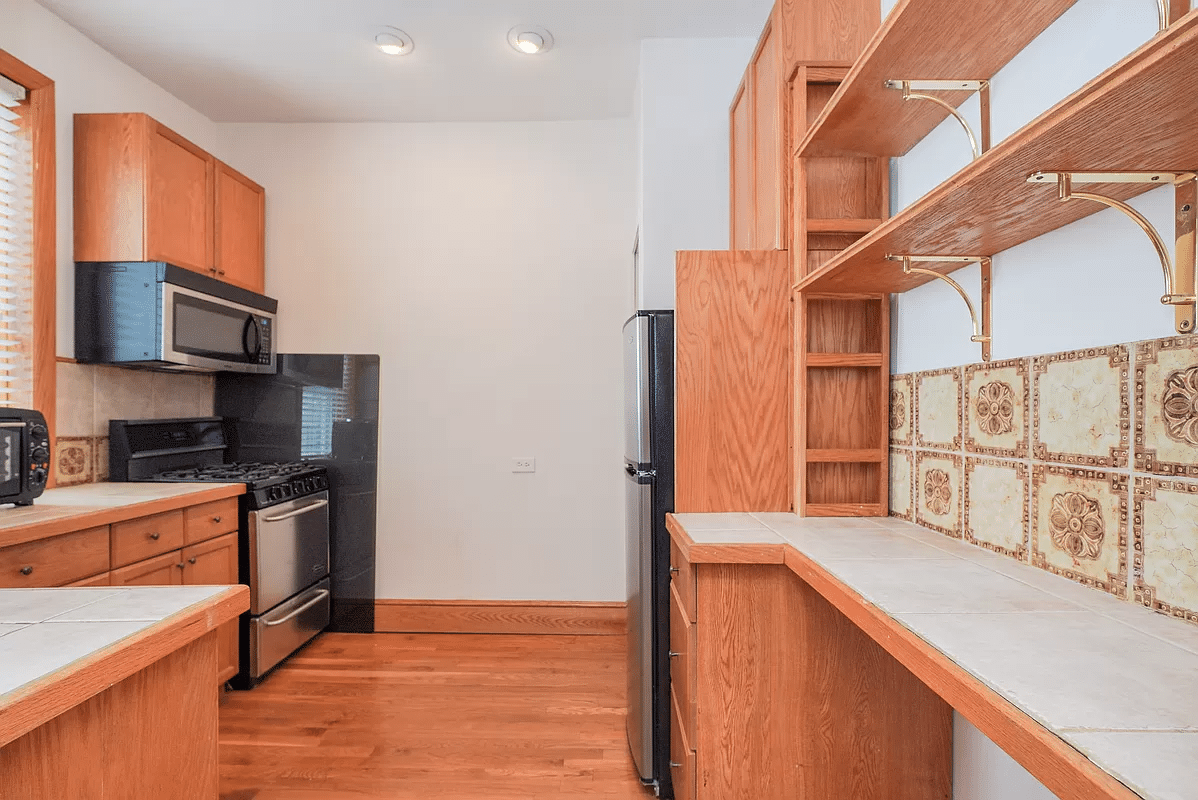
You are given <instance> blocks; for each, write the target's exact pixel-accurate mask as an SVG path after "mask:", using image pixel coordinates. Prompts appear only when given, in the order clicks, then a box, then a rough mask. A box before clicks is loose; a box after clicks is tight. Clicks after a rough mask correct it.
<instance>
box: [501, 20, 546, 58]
mask: <svg viewBox="0 0 1198 800" xmlns="http://www.w3.org/2000/svg"><path fill="white" fill-rule="evenodd" d="M507 43H508V44H510V45H511V46H512V49H513V50H515V51H516V52H517V53H520V54H521V55H526V56H539V55H541V54H542V53H548V52H549V51H550V50H552V49H553V34H552V33H550V32H549V31H547V30H545V29H544V28H542V27H541V26H540V25H516V26H515V27H513V28H512V29H511V30H510V31H508V32H507Z"/></svg>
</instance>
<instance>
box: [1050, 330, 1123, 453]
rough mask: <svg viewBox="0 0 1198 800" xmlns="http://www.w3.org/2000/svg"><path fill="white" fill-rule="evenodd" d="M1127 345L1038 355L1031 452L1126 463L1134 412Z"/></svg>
mask: <svg viewBox="0 0 1198 800" xmlns="http://www.w3.org/2000/svg"><path fill="white" fill-rule="evenodd" d="M1128 360H1129V349H1128V346H1127V345H1113V346H1111V347H1096V348H1091V349H1089V350H1075V351H1073V352H1069V353H1054V354H1053V355H1049V356H1037V357H1036V358H1035V359H1034V360H1033V362H1032V376H1033V381H1034V384H1033V386H1034V388H1033V393H1034V394H1035V398H1036V414H1035V421H1034V423H1033V425H1032V454H1033V457H1034V458H1035V459H1036V460H1038V461H1061V462H1064V463H1066V464H1076V465H1078V466H1087V467H1126V466H1127V451H1128V445H1129V443H1130V442H1129V438H1130V435H1129V433H1130V428H1131V424H1130V422H1131V414H1130V408H1129V404H1128V400H1127V394H1128V391H1127V389H1128V371H1129V367H1128Z"/></svg>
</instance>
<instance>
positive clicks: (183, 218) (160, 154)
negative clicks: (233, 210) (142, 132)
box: [145, 120, 214, 274]
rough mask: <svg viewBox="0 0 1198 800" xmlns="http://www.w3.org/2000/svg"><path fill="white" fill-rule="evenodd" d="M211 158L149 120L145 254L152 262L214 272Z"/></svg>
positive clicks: (212, 161) (147, 133) (212, 160)
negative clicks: (164, 262) (162, 262)
mask: <svg viewBox="0 0 1198 800" xmlns="http://www.w3.org/2000/svg"><path fill="white" fill-rule="evenodd" d="M213 164H214V159H213V158H212V156H210V155H208V154H207V153H205V152H204V151H203V150H201V149H200V148H198V147H196V146H195V145H194V144H192V143H191V142H189V141H187V140H186V139H184V138H183V137H181V136H179V135H178V134H176V133H174V132H173V131H170V130H169V129H167V128H164V127H163V126H161V125H159V124H158V123H156V122H154V121H153V120H150V121H149V129H148V130H147V131H146V201H145V202H146V231H145V237H146V254H147V257H148V260H150V261H166V262H168V263H170V264H174V265H176V266H179V267H186V268H187V269H191V270H195V271H196V272H205V273H208V274H212V272H213V257H212V244H213V241H212V205H213V190H212V188H213Z"/></svg>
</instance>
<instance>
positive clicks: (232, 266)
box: [216, 161, 266, 293]
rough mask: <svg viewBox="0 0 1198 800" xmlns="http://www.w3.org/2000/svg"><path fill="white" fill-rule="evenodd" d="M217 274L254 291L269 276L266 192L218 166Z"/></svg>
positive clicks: (260, 286)
mask: <svg viewBox="0 0 1198 800" xmlns="http://www.w3.org/2000/svg"><path fill="white" fill-rule="evenodd" d="M216 274H217V277H219V278H220V279H221V280H223V281H228V282H229V283H233V284H236V285H238V286H241V287H243V288H245V289H249V290H250V291H252V292H259V293H261V292H262V291H263V289H264V288H265V287H264V279H265V274H266V190H265V189H263V188H262V187H261V186H259V185H258V184H256V183H254V182H253V181H252V180H250V179H249V178H247V177H246V176H244V175H242V174H241V173H240V172H238V171H237V170H235V169H233V168H232V167H230V166H228V165H227V164H222V163H221V162H219V161H218V162H217V163H216Z"/></svg>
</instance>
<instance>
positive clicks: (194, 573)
mask: <svg viewBox="0 0 1198 800" xmlns="http://www.w3.org/2000/svg"><path fill="white" fill-rule="evenodd" d="M180 559H181V561H182V563H183V584H184V585H185V586H211V585H221V584H233V583H237V534H236V533H228V534H225V535H224V536H218V537H217V538H215V539H211V540H209V541H206V542H202V543H200V544H193V545H190V546H188V547H185V548H183V550H182V551H181V552H180ZM216 635H217V644H218V648H217V660H218V662H219V663H218V673H219V679H220V681H221V682H222V683H223V682H225V681H227V680H229V679H230V678H232V677H233V676H234V675H236V674H237V671H238V668H239V663H238V661H239V658H240V652H239V649H238V640H237V620H235V619H234V620H230V621H229V622H226V623H225V624H223V625H221V626H220V627H219V628H217V629H216Z"/></svg>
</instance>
